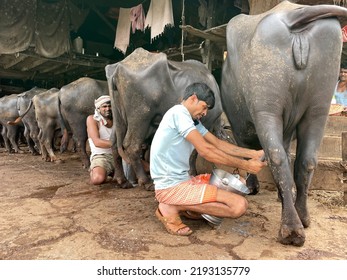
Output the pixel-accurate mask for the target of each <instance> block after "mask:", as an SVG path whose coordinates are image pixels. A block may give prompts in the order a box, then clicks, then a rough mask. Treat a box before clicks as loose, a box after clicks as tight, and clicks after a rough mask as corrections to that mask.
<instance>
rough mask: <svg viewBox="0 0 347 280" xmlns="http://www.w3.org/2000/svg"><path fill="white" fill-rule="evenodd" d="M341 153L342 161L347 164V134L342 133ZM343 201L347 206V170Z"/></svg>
mask: <svg viewBox="0 0 347 280" xmlns="http://www.w3.org/2000/svg"><path fill="white" fill-rule="evenodd" d="M341 138H342V140H341V151H342V161H343V162H347V132H342V133H341ZM342 175H343V176H342V177H343V183H342V184H343V200H344V202H345V204H347V182H345V178H347V170H346V169H345V170H344V171H343V174H342Z"/></svg>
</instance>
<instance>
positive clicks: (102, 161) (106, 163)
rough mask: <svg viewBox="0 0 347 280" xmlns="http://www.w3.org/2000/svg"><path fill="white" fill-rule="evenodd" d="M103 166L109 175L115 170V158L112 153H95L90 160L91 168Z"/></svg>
mask: <svg viewBox="0 0 347 280" xmlns="http://www.w3.org/2000/svg"><path fill="white" fill-rule="evenodd" d="M97 166H98V167H102V168H104V169H105V170H106V173H107V175H111V174H112V173H113V172H114V168H115V167H114V160H113V155H112V154H101V155H94V156H93V157H92V159H91V161H90V168H89V170H93V168H95V167H97Z"/></svg>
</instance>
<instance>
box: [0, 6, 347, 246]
mask: <svg viewBox="0 0 347 280" xmlns="http://www.w3.org/2000/svg"><path fill="white" fill-rule="evenodd" d="M346 16H347V9H345V8H342V7H339V6H334V5H316V6H305V5H297V4H293V3H290V2H288V1H283V2H281V3H280V4H279V5H277V6H276V7H274V8H273V9H272V10H270V11H267V12H266V13H263V14H260V15H253V16H249V15H238V16H236V17H234V18H232V19H231V20H230V21H229V23H228V25H227V30H226V40H227V51H228V55H227V58H226V60H225V62H224V65H223V69H222V80H221V83H217V81H216V80H215V78H214V76H213V75H212V74H211V73H210V71H209V70H208V69H207V68H206V67H205V65H204V64H202V63H201V62H198V61H193V60H188V61H183V62H177V61H170V60H168V59H167V57H166V55H165V54H164V53H156V54H154V53H150V52H147V51H146V50H144V49H142V48H138V49H136V50H135V51H134V52H133V53H132V54H130V55H129V56H127V57H126V58H125V59H124V60H122V61H120V62H118V63H115V64H112V65H107V66H106V68H105V72H106V80H107V81H102V80H94V79H91V78H86V77H83V78H80V79H78V80H76V81H74V82H72V83H70V84H68V85H65V86H63V87H62V88H60V89H56V88H52V89H42V88H37V87H35V88H33V89H31V90H29V91H26V92H23V93H21V94H13V95H8V96H4V97H2V98H1V99H0V125H1V126H2V132H1V134H2V137H3V140H4V144H5V148H6V150H7V151H11V150H13V151H14V152H18V145H17V143H16V135H17V130H18V129H19V127H20V126H21V125H24V128H25V130H24V136H25V138H26V139H27V143H28V145H29V150H30V151H31V152H32V153H37V152H40V153H41V155H42V158H43V159H44V160H48V161H55V160H56V159H57V157H56V155H55V154H54V150H53V147H52V143H53V139H54V136H55V134H56V131H57V129H59V131H61V133H62V138H61V146H60V149H61V151H64V150H65V149H66V147H67V143H68V139H69V135H72V136H73V139H74V142H75V144H76V146H77V147H78V148H79V150H80V152H81V159H82V163H83V165H84V167H86V168H87V167H88V166H89V156H88V153H87V151H86V140H87V131H86V118H87V116H88V115H90V114H93V112H94V100H95V99H97V98H98V97H99V96H101V95H105V94H109V95H110V97H111V101H112V102H111V103H112V112H113V117H114V125H113V129H112V142H113V143H114V155H115V161H116V162H117V163H116V164H117V165H116V171H115V174H114V179H115V180H116V181H117V183H118V184H119V185H121V186H123V187H126V186H127V185H128V184H129V182H127V180H126V178H125V176H124V173H123V169H122V162H121V159H122V158H124V159H126V160H127V161H128V162H130V163H131V165H132V167H133V169H134V171H135V174H136V176H137V178H138V184H139V185H140V186H144V187H146V186H148V185H149V184H151V180H150V178H149V176H148V174H147V173H146V172H145V170H144V169H143V165H142V163H141V154H142V149H143V145H144V144H150V141H151V139H152V137H153V135H154V133H155V131H156V128H157V126H158V124H159V122H160V120H161V118H162V116H163V115H164V113H165V112H166V111H167V110H168V109H169V108H170V107H172V106H173V105H175V104H177V103H178V102H180V100H181V98H182V95H183V92H184V89H185V88H186V87H187V86H188V85H189V84H191V83H194V82H203V83H206V84H207V85H208V86H209V87H210V88H211V89H212V91H213V92H214V94H215V97H216V104H215V107H214V108H213V109H212V110H210V111H209V113H208V114H207V116H205V117H204V118H203V119H202V122H203V123H204V125H205V126H206V127H207V128H208V129H210V130H211V131H212V132H213V133H215V134H216V135H220V134H221V129H222V126H221V115H222V113H223V112H224V113H225V115H226V116H227V118H228V121H229V122H230V125H231V127H232V131H233V134H234V136H235V140H236V142H237V144H238V145H240V146H244V147H248V148H255V149H264V151H265V155H266V160H267V162H268V165H269V168H270V170H271V172H272V175H273V178H274V181H275V183H276V185H277V188H278V194H279V197H280V199H281V202H282V221H281V226H280V230H279V242H281V243H282V244H292V245H295V246H302V245H303V244H304V242H305V232H304V228H305V227H308V226H309V224H310V217H309V213H308V209H307V194H308V189H309V185H310V182H311V179H312V176H313V172H314V170H315V167H316V165H317V150H318V148H319V145H320V143H321V140H322V137H323V133H324V126H325V122H326V120H327V117H328V112H329V108H330V102H331V98H332V95H333V92H334V87H335V85H336V81H337V77H338V73H339V68H340V59H341V49H342V33H341V26H340V24H339V21H338V19H337V17H346ZM294 138H295V139H296V141H297V148H296V157H295V161H294V170H293V171H292V169H291V162H290V157H289V149H290V143H291V141H292V140H293V139H294ZM247 185H249V186H252V189H256V190H257V189H258V187H259V183H258V180H257V178H256V176H255V175H251V176H249V177H248V179H247Z"/></svg>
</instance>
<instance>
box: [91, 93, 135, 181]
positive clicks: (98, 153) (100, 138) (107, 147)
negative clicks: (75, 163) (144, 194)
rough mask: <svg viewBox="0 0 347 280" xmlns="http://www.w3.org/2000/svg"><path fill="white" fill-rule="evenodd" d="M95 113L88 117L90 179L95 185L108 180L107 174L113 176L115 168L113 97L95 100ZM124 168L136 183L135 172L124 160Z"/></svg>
mask: <svg viewBox="0 0 347 280" xmlns="http://www.w3.org/2000/svg"><path fill="white" fill-rule="evenodd" d="M94 105H95V112H94V115H90V116H88V117H87V133H88V141H89V146H90V150H91V155H90V168H89V171H90V181H91V183H92V184H94V185H100V184H102V183H104V182H106V179H107V176H112V175H113V173H114V170H115V165H114V158H113V154H112V148H111V147H112V143H111V141H110V137H111V132H112V125H113V118H112V109H111V99H110V96H108V95H102V96H100V97H99V98H98V99H96V100H95V101H94ZM123 169H124V171H125V172H124V173H125V175H126V177H127V179H128V180H129V181H130V183H132V184H133V185H136V182H135V181H136V180H135V178H136V177H135V174H134V172H133V170H132V168H130V165H128V164H126V163H125V162H124V161H123Z"/></svg>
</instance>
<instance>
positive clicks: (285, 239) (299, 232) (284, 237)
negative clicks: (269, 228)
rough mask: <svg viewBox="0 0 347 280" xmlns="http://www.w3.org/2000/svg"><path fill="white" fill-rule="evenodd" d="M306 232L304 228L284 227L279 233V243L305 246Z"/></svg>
mask: <svg viewBox="0 0 347 280" xmlns="http://www.w3.org/2000/svg"><path fill="white" fill-rule="evenodd" d="M305 238H306V236H305V231H304V228H303V227H300V228H297V229H290V228H289V227H287V226H282V227H281V229H280V231H279V233H278V241H279V242H280V243H282V244H283V245H294V246H298V247H300V246H303V245H304V243H305Z"/></svg>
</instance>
